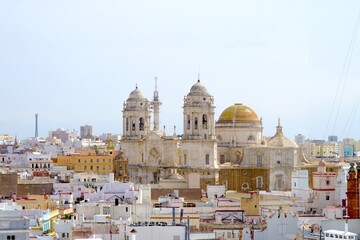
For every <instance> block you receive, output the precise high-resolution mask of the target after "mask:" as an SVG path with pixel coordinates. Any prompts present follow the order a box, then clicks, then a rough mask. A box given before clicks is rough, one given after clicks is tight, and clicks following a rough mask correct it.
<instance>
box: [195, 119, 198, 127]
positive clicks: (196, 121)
mask: <svg viewBox="0 0 360 240" xmlns="http://www.w3.org/2000/svg"><path fill="white" fill-rule="evenodd" d="M194 123H195V127H194V128H195V129H198V119H197V117H195V118H194Z"/></svg>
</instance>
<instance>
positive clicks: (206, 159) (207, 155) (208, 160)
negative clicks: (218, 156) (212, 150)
mask: <svg viewBox="0 0 360 240" xmlns="http://www.w3.org/2000/svg"><path fill="white" fill-rule="evenodd" d="M205 164H206V165H209V164H210V155H209V154H205Z"/></svg>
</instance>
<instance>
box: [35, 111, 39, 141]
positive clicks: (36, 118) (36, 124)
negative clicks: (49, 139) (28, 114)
mask: <svg viewBox="0 0 360 240" xmlns="http://www.w3.org/2000/svg"><path fill="white" fill-rule="evenodd" d="M38 136H39V134H38V114H37V113H36V114H35V137H36V138H37V137H38Z"/></svg>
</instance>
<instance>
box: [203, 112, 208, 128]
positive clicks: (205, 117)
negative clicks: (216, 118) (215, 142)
mask: <svg viewBox="0 0 360 240" xmlns="http://www.w3.org/2000/svg"><path fill="white" fill-rule="evenodd" d="M202 125H203V129H207V128H208V125H207V116H206V114H204V115H203V116H202Z"/></svg>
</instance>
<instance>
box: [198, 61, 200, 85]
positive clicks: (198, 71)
mask: <svg viewBox="0 0 360 240" xmlns="http://www.w3.org/2000/svg"><path fill="white" fill-rule="evenodd" d="M198 82H200V64H199V70H198Z"/></svg>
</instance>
